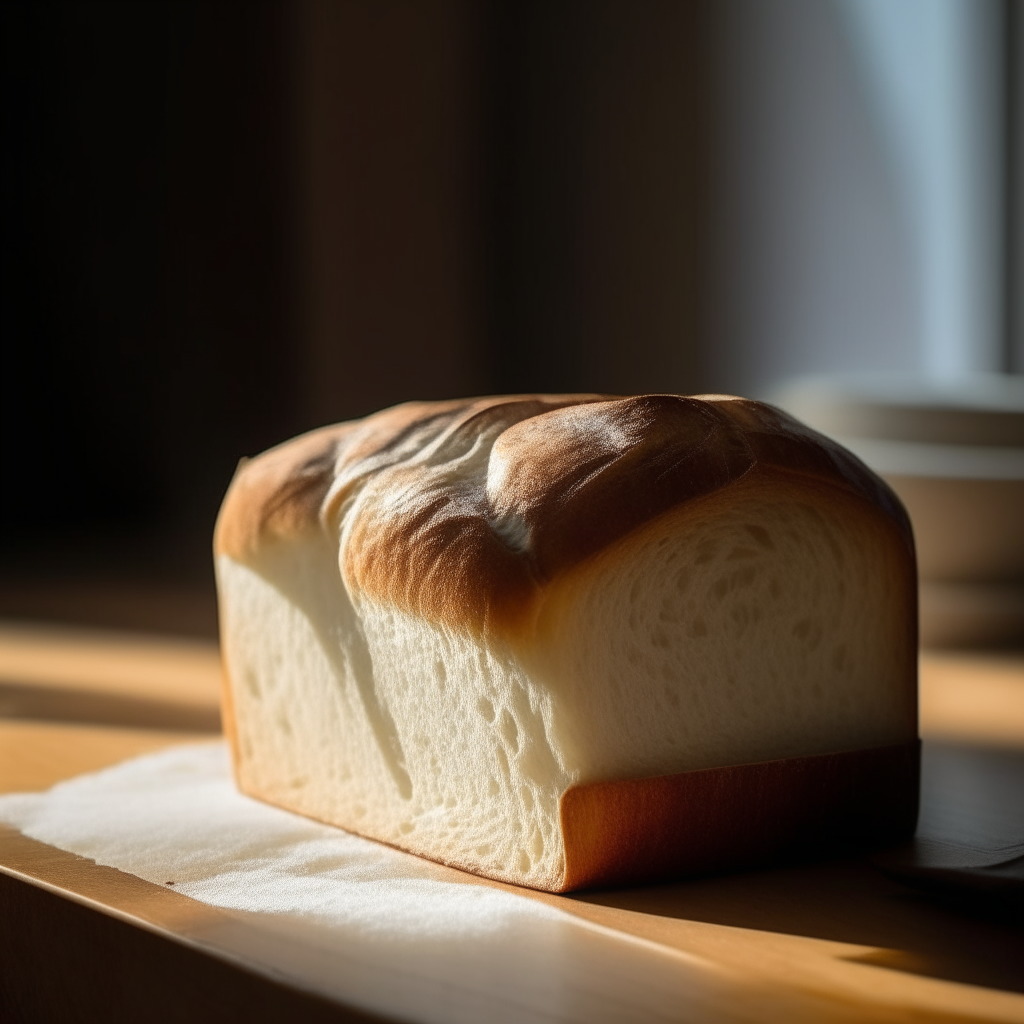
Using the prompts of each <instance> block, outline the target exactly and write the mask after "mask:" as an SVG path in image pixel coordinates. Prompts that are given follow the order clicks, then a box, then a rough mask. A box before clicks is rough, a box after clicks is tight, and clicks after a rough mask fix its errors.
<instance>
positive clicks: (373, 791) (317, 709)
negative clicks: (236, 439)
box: [215, 395, 917, 891]
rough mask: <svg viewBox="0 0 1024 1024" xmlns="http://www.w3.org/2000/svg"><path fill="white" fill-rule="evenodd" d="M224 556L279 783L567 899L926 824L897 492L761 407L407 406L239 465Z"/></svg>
mask: <svg viewBox="0 0 1024 1024" xmlns="http://www.w3.org/2000/svg"><path fill="white" fill-rule="evenodd" d="M215 549H216V560H217V577H218V586H219V592H220V607H221V630H222V639H223V651H224V657H225V666H226V678H227V683H226V699H225V721H226V723H227V729H228V734H229V736H230V738H231V742H232V747H233V752H234V761H235V770H236V775H237V779H238V782H239V785H240V786H241V788H242V789H243V790H244V791H245V792H247V793H250V794H251V795H253V796H256V797H259V798H260V799H263V800H266V801H268V802H270V803H274V804H278V805H280V806H283V807H287V808H290V809H292V810H295V811H298V812H300V813H302V814H307V815H310V816H312V817H315V818H318V819H320V820H322V821H326V822H331V823H333V824H336V825H340V826H341V827H343V828H346V829H349V830H351V831H354V832H358V833H361V834H362V835H365V836H369V837H371V838H374V839H378V840H381V841H383V842H386V843H390V844H392V845H394V846H398V847H401V848H403V849H406V850H409V851H411V852H413V853H417V854H421V855H423V856H425V857H430V858H432V859H434V860H438V861H442V862H444V863H447V864H451V865H454V866H457V867H461V868H465V869H467V870H470V871H474V872H477V873H479V874H483V875H487V876H490V877H492V878H497V879H502V880H506V881H510V882H515V883H519V884H524V885H529V886H533V887H536V888H542V889H548V890H552V891H562V890H566V889H571V888H578V887H581V886H586V885H594V884H607V883H612V882H621V881H633V880H643V879H649V878H654V877H660V876H664V875H669V874H673V873H678V872H680V871H686V870H708V869H714V868H717V867H722V866H726V865H729V864H734V863H747V862H754V861H757V860H760V859H764V858H765V857H770V856H773V855H776V854H778V853H779V852H782V851H789V852H797V853H799V852H801V851H800V850H799V849H796V850H794V845H796V846H801V845H806V846H808V848H811V847H813V846H815V845H816V840H817V839H819V838H820V839H822V840H824V841H826V842H828V841H832V840H841V839H844V838H862V839H877V840H881V839H885V838H893V837H895V836H897V835H900V834H903V833H905V832H906V831H907V830H908V829H911V830H912V828H913V819H914V816H915V815H916V770H917V769H916V764H917V746H916V739H917V708H916V650H917V644H916V622H917V618H916V616H917V612H916V577H915V568H914V549H913V539H912V536H911V533H910V527H909V524H908V521H907V518H906V515H905V513H904V511H903V509H902V507H901V506H900V504H899V502H898V501H897V500H896V499H895V497H894V496H893V495H892V493H891V492H890V491H889V489H888V488H887V487H886V486H885V484H884V483H882V481H880V480H879V479H878V478H877V477H875V476H874V475H873V474H872V473H871V472H870V471H868V470H867V469H866V468H865V467H864V466H863V464H862V463H860V462H859V461H858V460H857V459H856V458H854V457H853V456H852V455H850V454H849V453H847V452H846V451H845V450H843V449H842V448H840V447H838V446H837V445H835V444H834V443H832V442H831V441H828V440H827V439H826V438H824V437H822V436H820V435H818V434H815V433H814V432H813V431H811V430H809V429H808V428H806V427H803V426H802V425H801V424H799V423H798V422H797V421H795V420H793V419H791V418H789V417H788V416H786V415H785V414H783V413H781V412H779V411H778V410H776V409H773V408H772V407H770V406H766V405H762V404H760V403H756V402H752V401H746V400H742V399H734V398H730V397H725V396H704V397H700V398H685V397H680V396H673V395H653V396H643V397H637V398H622V399H607V398H602V397H599V396H585V395H584V396H536V397H534V396H530V397H510V398H486V399H476V400H466V401H456V402H443V403H414V404H408V405H402V406H398V407H396V408H394V409H390V410H386V411H384V412H381V413H378V414H376V415H374V416H370V417H368V418H366V419H365V420H361V421H357V422H352V423H345V424H341V425H338V426H333V427H327V428H324V429H322V430H317V431H313V432H312V433H310V434H306V435H304V436H302V437H299V438H297V439H295V440H293V441H290V442H288V443H287V444H284V445H281V446H279V447H277V448H274V449H272V450H271V451H269V452H266V453H265V454H263V455H261V456H259V457H258V458H256V459H253V460H251V461H248V462H246V463H244V464H243V465H242V466H241V467H240V469H239V472H238V474H237V475H236V477H235V479H234V481H233V482H232V485H231V487H230V489H229V491H228V494H227V497H226V498H225V501H224V505H223V508H222V510H221V514H220V517H219V520H218V524H217V531H216V538H215ZM738 766H745V767H738ZM808 844H809V845H808Z"/></svg>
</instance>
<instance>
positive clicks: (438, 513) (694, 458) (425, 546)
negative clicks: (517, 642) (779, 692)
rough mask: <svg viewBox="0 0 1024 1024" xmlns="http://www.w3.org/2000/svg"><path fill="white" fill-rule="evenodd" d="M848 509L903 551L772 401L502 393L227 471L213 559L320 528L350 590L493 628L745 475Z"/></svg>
mask: <svg viewBox="0 0 1024 1024" xmlns="http://www.w3.org/2000/svg"><path fill="white" fill-rule="evenodd" d="M755 469H757V470H759V471H760V473H761V474H763V475H765V476H766V477H768V476H771V475H772V473H773V472H777V471H782V472H783V473H784V474H786V475H789V474H799V475H802V476H804V477H806V478H808V479H809V480H814V481H815V482H817V483H820V484H827V485H830V486H831V487H835V488H838V489H840V490H842V491H845V492H846V493H848V494H849V495H851V496H853V497H855V498H859V499H863V500H865V501H867V502H868V503H869V504H870V505H872V506H873V507H874V508H876V509H877V510H878V512H879V513H880V515H881V517H882V518H883V519H885V520H888V522H889V523H890V525H891V528H892V529H893V530H894V532H895V533H896V534H898V535H899V536H900V537H901V538H902V539H903V542H904V546H905V549H906V553H907V561H908V564H909V565H910V566H911V567H912V566H913V541H912V536H911V533H910V526H909V522H908V520H907V517H906V513H905V512H904V511H903V508H902V506H901V505H900V504H899V502H898V500H897V499H896V498H895V496H894V495H893V494H892V492H891V491H890V490H889V489H888V488H887V487H886V485H885V484H884V483H883V482H882V481H881V480H879V479H878V478H877V477H876V476H874V474H872V473H871V472H870V471H869V470H868V469H867V468H866V467H865V466H864V465H863V464H862V463H861V462H859V460H857V459H856V458H855V457H854V456H853V455H851V454H850V453H849V452H847V451H846V450H845V449H843V448H841V447H840V446H838V445H836V444H835V443H833V442H832V441H830V440H828V439H827V438H825V437H823V436H822V435H820V434H817V433H815V432H814V431H812V430H810V429H809V428H807V427H804V426H803V425H802V424H800V423H798V422H797V421H796V420H793V419H792V418H790V417H789V416H787V415H786V414H784V413H782V412H780V411H779V410H777V409H774V408H772V407H771V406H767V405H764V404H762V403H759V402H753V401H748V400H744V399H732V398H728V397H725V396H705V397H704V398H701V397H695V398H687V397H683V396H679V395H644V396H637V397H632V398H607V397H602V396H596V395H568V396H565V395H562V396H544V395H537V396H513V397H501V398H483V399H468V400H464V401H454V402H436V403H409V404H406V405H401V406H397V407H395V408H393V409H388V410H385V411H384V412H381V413H377V414H375V415H374V416H370V417H367V418H366V419H365V420H361V421H358V422H354V423H348V424H340V425H338V426H335V427H327V428H324V429H323V430H319V431H314V432H313V433H311V434H306V435H304V436H302V437H300V438H297V439H296V440H294V441H292V442H289V443H287V444H285V445H282V446H280V447H278V448H275V449H272V450H271V451H269V452H267V453H265V454H264V455H261V456H259V457H258V458H256V459H253V460H252V461H250V462H248V463H246V464H245V465H243V466H242V467H240V469H239V472H238V474H237V475H236V478H235V480H234V482H233V483H232V486H231V488H230V490H229V492H228V495H227V497H226V499H225V502H224V506H223V508H222V510H221V515H220V518H219V520H218V526H217V533H216V542H215V543H216V549H217V551H218V552H220V553H226V554H228V555H230V556H231V557H232V558H234V559H236V560H239V561H249V560H250V559H252V558H253V556H254V555H255V554H256V553H257V552H258V550H259V549H260V547H261V546H262V545H266V544H271V543H273V542H274V541H275V540H277V539H281V538H285V537H295V536H300V535H302V534H305V533H308V532H311V531H314V530H317V529H325V530H327V531H328V534H329V535H332V536H334V537H335V538H340V536H341V533H342V531H344V534H345V542H344V545H343V552H342V569H343V572H344V573H345V576H346V579H347V580H348V582H349V584H350V586H351V588H352V589H353V590H354V591H356V592H360V593H362V594H364V595H366V596H369V597H370V598H372V599H374V600H377V601H381V602H385V603H390V604H393V605H395V606H397V607H399V608H401V609H403V610H405V611H408V612H411V613H414V614H419V615H422V616H425V617H428V618H431V619H433V620H435V621H443V622H446V623H448V624H449V625H451V626H454V627H456V628H462V629H472V630H474V631H482V632H492V631H494V630H496V629H499V628H501V629H507V628H509V627H510V626H511V625H512V624H514V623H515V622H516V621H521V620H522V619H523V618H524V617H525V616H526V615H527V613H528V611H529V609H530V607H531V605H532V603H533V598H535V597H536V595H537V594H538V592H539V590H540V588H541V587H543V586H544V585H545V584H546V583H548V582H550V581H551V580H552V579H553V578H555V577H556V576H557V575H559V574H560V573H562V572H564V571H565V570H567V569H569V568H571V567H573V566H575V565H578V564H580V563H581V562H583V561H584V560H586V559H587V558H589V557H591V556H592V555H594V554H596V553H597V552H599V551H601V550H603V549H606V548H607V547H608V546H609V545H611V544H613V543H614V542H615V541H617V540H619V539H621V538H622V537H624V536H626V535H627V534H628V533H630V532H632V531H633V530H635V529H637V528H638V527H641V526H643V525H644V524H645V523H648V522H650V521H651V520H653V519H655V518H657V517H659V516H661V515H662V514H663V513H665V512H668V511H669V510H671V509H673V508H677V507H679V506H682V505H685V504H686V503H688V502H691V501H693V500H694V499H698V498H700V497H702V496H704V495H707V494H710V493H713V492H715V491H718V490H720V489H722V488H724V487H727V486H728V485H729V484H731V483H733V482H735V481H737V480H739V479H741V478H742V477H744V476H746V475H747V474H749V473H751V472H752V471H753V470H755Z"/></svg>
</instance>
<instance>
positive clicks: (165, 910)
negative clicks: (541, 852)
mask: <svg viewBox="0 0 1024 1024" xmlns="http://www.w3.org/2000/svg"><path fill="white" fill-rule="evenodd" d="M0 872H3V873H4V874H6V875H8V876H10V877H12V878H15V879H17V880H19V881H21V882H24V883H26V884H29V885H34V886H37V887H39V888H42V889H45V890H47V891H48V892H51V893H53V894H55V895H57V896H60V897H63V898H65V899H69V900H72V901H73V902H75V903H78V904H80V905H82V906H85V907H88V908H90V909H92V910H95V911H98V912H99V913H102V914H106V915H108V916H112V917H115V918H117V919H118V920H121V921H123V922H125V923H127V924H129V925H133V926H136V927H140V928H143V929H145V930H146V931H148V932H151V933H153V934H155V935H158V936H160V937H161V938H164V939H166V940H168V941H172V942H176V943H179V944H184V945H186V946H189V947H191V948H193V949H195V950H197V951H199V952H201V953H204V954H207V955H210V956H213V957H216V958H217V959H219V960H222V961H224V962H226V963H228V964H231V965H233V966H235V967H237V968H240V969H242V970H245V971H248V972H250V973H255V974H258V975H260V976H261V977H264V978H268V979H269V980H272V981H274V982H275V983H277V984H280V985H282V986H284V987H286V988H291V989H296V990H299V991H303V992H307V993H310V994H313V995H317V996H319V997H321V998H323V997H324V993H323V992H321V991H317V990H316V989H315V988H314V987H312V986H308V985H303V984H302V983H301V981H299V980H298V979H296V978H294V977H292V976H291V975H290V974H287V973H285V972H282V971H278V970H276V969H275V968H274V967H273V966H272V965H271V964H268V963H267V961H266V960H265V959H263V958H260V957H252V958H250V957H246V956H244V955H242V954H240V953H238V952H234V951H232V949H231V948H225V942H224V940H226V939H228V937H229V936H234V937H235V940H236V941H235V942H232V943H228V945H229V946H235V947H237V946H239V945H240V946H241V947H242V948H244V947H245V941H244V935H245V931H246V926H245V923H244V922H242V921H239V920H236V918H235V916H234V914H233V913H232V912H231V911H229V910H223V909H221V908H218V907H214V906H210V905H209V904H205V903H201V902H199V901H198V900H194V899H191V898H190V897H187V896H184V895H182V894H180V893H176V892H174V891H172V890H170V889H166V888H163V887H162V886H158V885H154V884H153V883H151V882H147V881H145V880H144V879H141V878H139V877H137V876H135V875H132V874H129V873H127V872H123V871H120V870H118V869H116V868H112V867H104V866H101V865H97V864H96V863H95V862H94V861H92V860H90V859H88V858H85V857H80V856H78V855H76V854H72V853H68V852H66V851H64V850H60V849H58V848H56V847H52V846H49V845H47V844H46V843H42V842H39V841H37V840H34V839H31V838H29V837H28V836H25V835H23V834H22V833H21V832H19V831H18V830H17V829H15V828H13V827H11V826H9V825H5V824H2V823H0ZM458 874H459V875H462V874H463V873H462V872H458ZM465 880H466V881H467V882H469V883H472V884H483V885H486V886H488V887H493V888H497V889H503V890H506V891H509V892H512V893H516V894H518V895H521V896H526V897H527V898H536V899H538V900H539V901H540V902H543V903H546V904H548V905H550V906H553V907H557V908H558V909H560V910H563V911H564V912H566V913H568V914H570V915H571V916H573V917H575V918H576V919H578V920H580V921H581V922H582V923H584V924H587V925H590V926H591V927H597V928H598V929H599V930H600V931H603V932H606V933H611V934H613V935H615V936H616V937H617V938H620V939H622V940H625V941H633V942H639V943H640V944H642V945H645V946H649V947H651V948H652V949H655V948H656V949H657V950H658V951H659V952H661V953H668V954H674V955H677V956H682V957H683V958H684V959H685V960H687V961H689V962H690V963H699V964H700V965H701V966H705V967H706V968H707V969H708V970H709V972H710V973H711V974H715V975H718V976H719V977H720V979H721V980H723V981H724V980H727V979H728V978H729V977H734V978H735V980H736V981H737V983H738V988H739V989H742V990H744V991H742V992H740V991H737V993H736V994H737V996H738V997H739V1002H740V1003H743V1004H749V1003H750V1002H751V1000H752V999H756V998H757V997H758V996H757V994H758V993H761V997H762V998H764V999H766V1000H768V1001H769V1002H771V1003H776V1005H778V1004H779V1003H781V1004H782V1007H784V1006H786V1004H787V1003H788V1004H790V1007H789V1008H790V1009H791V1010H792V1011H793V1012H794V1017H793V1018H792V1019H794V1020H796V1019H803V1017H802V1015H801V1011H803V1012H804V1013H807V1014H809V1015H808V1016H807V1018H806V1019H808V1020H821V1021H822V1022H824V1021H830V1020H836V1021H840V1020H842V1021H848V1020H864V1021H873V1022H879V1024H881V1022H890V1021H891V1022H904V1021H906V1022H909V1021H914V1022H919V1024H925V1022H934V1024H968V1022H973V1021H977V1022H992V1021H1024V997H1022V996H1020V995H1017V994H1015V993H1009V992H1005V991H1001V990H995V989H987V988H982V987H977V986H972V985H965V984H962V983H960V982H950V981H944V980H941V979H935V978H923V977H919V976H915V975H909V976H908V975H901V974H899V973H898V972H890V971H887V970H885V969H884V968H882V969H881V970H882V971H883V974H882V978H878V980H879V981H883V979H885V980H884V981H883V983H882V984H881V986H880V990H879V989H872V991H871V992H870V994H868V991H867V989H863V990H858V989H859V988H860V987H859V986H851V984H850V981H851V980H852V979H851V978H849V977H847V978H844V979H842V981H840V979H839V978H837V977H835V976H834V973H833V972H834V971H835V970H839V971H841V972H843V973H844V974H845V973H847V972H849V971H850V970H851V969H852V971H853V974H854V975H859V974H861V972H862V971H868V972H870V975H865V976H864V977H865V980H867V978H868V977H870V976H871V975H874V976H875V977H876V978H877V977H878V976H877V974H876V973H875V972H877V971H879V970H880V969H879V968H877V967H873V966H870V965H868V964H857V963H851V962H850V961H848V960H844V961H843V962H842V963H839V962H837V963H835V964H828V965H823V966H825V971H824V974H820V973H819V972H818V971H816V970H815V969H814V965H811V964H808V965H806V966H807V968H808V969H807V970H797V971H795V972H794V971H790V970H785V971H782V972H781V973H783V974H785V975H786V977H784V978H783V977H779V972H778V970H777V969H778V968H779V967H780V966H782V963H781V962H782V960H785V959H787V957H786V955H785V954H784V953H781V952H780V954H779V955H778V956H775V955H770V956H768V957H767V959H766V960H765V962H763V963H752V962H751V961H750V959H749V957H750V955H751V954H752V953H756V950H755V949H754V948H753V946H752V943H756V942H758V936H760V933H756V932H755V933H751V935H749V936H748V935H745V934H744V933H745V932H747V931H748V929H742V928H732V927H728V926H717V925H701V924H700V923H695V925H694V930H695V932H697V931H699V932H701V933H703V932H704V931H708V930H710V931H711V932H714V933H716V934H715V935H714V941H711V942H709V943H708V946H710V948H707V947H705V948H703V949H701V948H699V947H698V942H699V945H700V946H705V940H707V939H711V938H712V935H711V934H709V935H706V936H704V935H703V934H702V935H701V936H698V935H696V934H694V935H693V936H692V938H691V940H690V941H684V942H680V941H679V936H672V935H668V934H666V935H660V934H643V932H645V931H647V932H650V928H649V927H645V922H644V921H643V920H642V919H644V918H646V917H647V916H648V915H645V914H637V913H635V912H632V911H622V910H618V909H615V910H613V909H611V908H608V907H604V906H601V905H599V904H587V903H580V902H578V901H576V900H571V899H567V898H565V897H560V896H552V895H550V894H546V893H533V892H531V891H530V890H521V889H517V888H515V887H514V886H506V885H503V884H501V883H495V882H488V881H487V880H485V879H477V878H475V877H473V876H465ZM624 925H625V927H623V926H624ZM657 930H658V929H657V928H655V932H657ZM719 931H723V932H727V933H730V934H729V935H717V932H719ZM773 938H776V939H777V940H779V941H781V942H782V943H783V944H788V943H789V942H800V941H801V937H800V936H788V935H780V936H773ZM239 940H241V941H239ZM695 940H696V941H695ZM727 947H733V948H732V949H731V954H732V955H726V956H722V955H721V954H723V952H726V948H727ZM748 947H749V948H748ZM794 952H795V950H794ZM709 954H710V955H709ZM757 959H758V958H757V957H756V955H755V957H754V960H757ZM811 959H815V960H817V959H821V960H825V959H826V957H824V956H815V957H812V958H811ZM744 967H749V968H750V969H749V972H747V971H744V970H743V968H744ZM829 968H831V969H829ZM829 975H832V977H829ZM887 975H891V977H888V978H887V977H886V976H887ZM837 982H838V984H837ZM894 986H895V988H896V989H899V990H902V991H898V992H896V991H893V987H894ZM921 986H923V988H922V987H921ZM934 986H938V988H937V989H936V988H935V987H934ZM914 990H917V991H916V993H915V991H914ZM926 990H930V991H927V992H926ZM943 993H946V994H947V995H948V996H952V997H953V998H952V999H950V1002H949V1004H948V1007H947V1009H946V1010H945V1011H943V1010H939V1009H938V1008H937V1006H936V1003H937V1002H939V1001H941V1000H940V999H937V998H936V997H937V996H940V997H941V995H942V994H943ZM915 994H916V995H917V996H919V997H920V996H922V995H926V994H927V995H928V996H930V997H931V998H924V999H923V1000H922V999H920V998H915ZM957 996H959V998H957ZM974 999H977V1000H979V1001H980V1002H982V1003H984V1004H985V1005H984V1006H983V1007H982V1006H976V1007H975V1012H967V1013H965V1012H964V1010H965V1009H966V1006H967V1005H968V1004H969V1003H970V1002H971V1001H972V1000H974ZM782 1007H779V1008H780V1009H781V1008H782ZM353 1009H354V1008H353ZM356 1012H359V1011H356ZM818 1014H820V1016H818ZM766 1019H768V1018H766Z"/></svg>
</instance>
